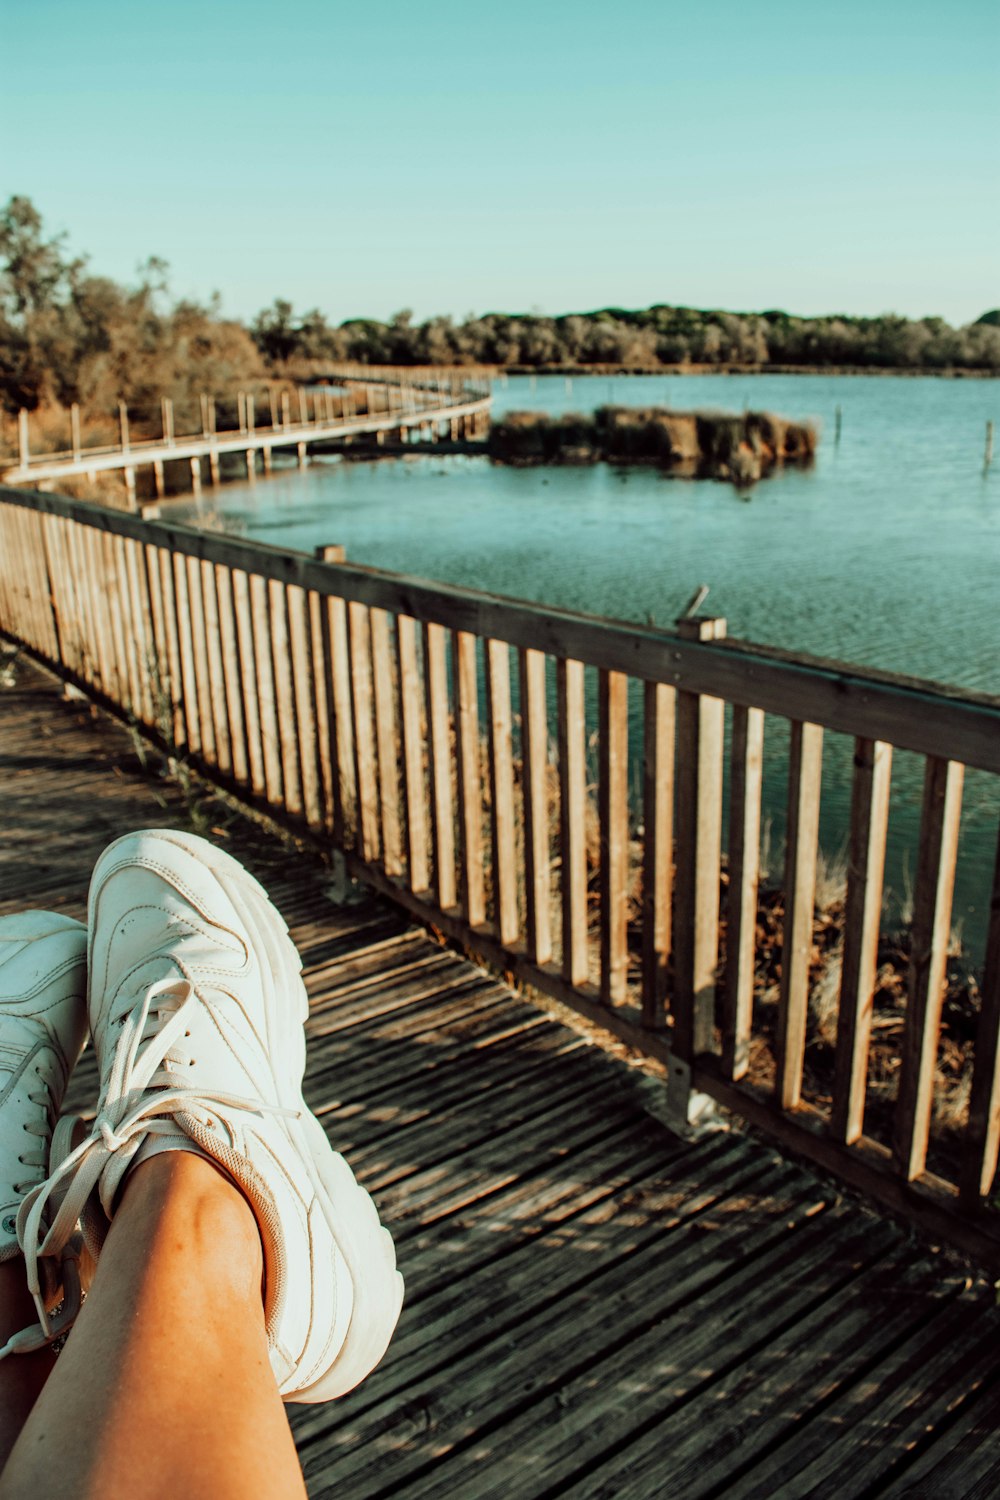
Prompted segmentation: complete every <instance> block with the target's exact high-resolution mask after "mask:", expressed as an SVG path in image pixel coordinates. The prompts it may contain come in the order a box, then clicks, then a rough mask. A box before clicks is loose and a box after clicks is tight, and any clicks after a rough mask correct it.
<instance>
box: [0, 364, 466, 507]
mask: <svg viewBox="0 0 1000 1500" xmlns="http://www.w3.org/2000/svg"><path fill="white" fill-rule="evenodd" d="M490 399H491V398H490V387H489V382H488V381H484V380H483V379H482V378H479V377H476V376H471V375H459V376H449V377H447V378H446V377H445V376H443V375H436V376H431V375H427V374H426V372H425V373H424V374H423V376H422V377H421V374H420V372H416V371H414V372H410V373H409V375H404V374H403V373H402V372H390V373H383V374H381V375H380V377H379V378H374V377H372V376H368V377H365V375H364V374H363V373H361V372H357V373H355V372H352V373H351V375H350V376H345V377H344V384H343V388H342V389H341V388H339V387H338V389H337V390H336V391H334V390H332V389H330V388H329V387H322V388H320V389H313V390H308V389H306V388H305V387H301V388H300V389H299V391H298V403H297V406H298V409H297V411H296V412H295V414H294V416H293V413H292V409H291V402H290V398H289V394H288V392H285V393H283V395H282V398H281V401H280V404H279V402H278V400H277V397H276V396H275V395H274V394H273V393H272V400H271V410H270V413H269V415H270V421H269V422H262V421H260V420H259V419H258V417H257V415H256V413H255V409H254V399H253V396H252V395H251V394H249V393H248V392H246V391H240V392H239V393H238V402H237V411H238V418H237V421H238V425H237V427H236V428H235V429H223V430H221V431H217V430H216V409H215V401H214V400H212V399H210V398H209V397H207V396H203V397H202V400H201V430H200V432H193V433H180V434H177V433H175V432H174V415H173V403H172V402H171V401H170V399H169V398H166V397H165V398H164V399H163V401H162V402H161V408H162V428H163V431H162V436H161V437H159V438H142V439H139V440H136V439H135V438H133V437H132V435H131V433H130V429H129V419H128V413H127V410H126V408H125V406H124V405H121V404H120V405H119V428H120V432H119V436H120V441H119V442H118V443H117V444H114V445H112V446H107V445H105V446H103V447H95V448H84V447H82V446H81V443H80V415H79V410H78V408H77V407H75V406H74V407H73V408H72V411H71V423H72V431H73V446H72V448H70V449H69V450H67V451H65V452H59V453H43V454H33V453H32V447H31V432H30V416H29V413H28V412H27V411H22V412H21V413H20V416H19V419H18V461H17V463H16V464H13V465H10V466H8V467H7V468H6V469H0V480H2V481H3V482H4V483H5V484H40V483H43V482H44V483H47V484H48V483H51V482H52V481H54V480H65V479H67V478H73V477H76V476H80V475H82V476H85V477H86V478H88V479H89V480H90V481H91V483H94V482H95V481H96V478H97V475H98V474H107V473H111V472H120V473H121V474H123V476H124V478H125V485H126V491H127V494H128V496H129V498H130V499H131V501H132V502H133V503H134V502H135V498H136V470H137V469H139V468H143V467H147V468H151V469H152V471H153V479H154V486H155V492H156V494H157V495H159V496H162V495H163V494H164V465H165V464H168V463H169V464H176V463H177V462H178V461H184V462H186V463H188V464H189V465H190V470H191V484H192V487H193V489H195V490H199V489H200V488H201V484H202V479H203V477H204V475H203V471H202V465H203V462H207V464H208V473H209V477H210V479H211V482H212V483H213V484H217V483H218V482H219V478H220V460H221V459H222V458H223V457H224V456H225V455H227V454H243V455H244V458H245V461H246V470H247V476H248V477H249V478H252V477H253V475H254V474H255V472H256V466H257V460H258V456H259V458H260V460H261V462H262V463H263V466H264V471H265V473H267V472H269V471H270V468H271V455H272V452H273V450H274V449H278V450H281V449H283V448H293V449H294V450H295V452H296V454H297V456H298V461H299V463H300V464H304V463H305V461H306V457H307V453H308V450H309V448H310V447H313V446H315V445H317V444H323V445H327V444H331V443H333V444H340V443H343V442H345V441H351V440H352V439H355V438H358V437H362V436H371V437H373V438H374V439H375V440H376V441H377V442H378V443H381V442H382V441H383V440H384V439H385V438H386V437H393V438H397V439H398V440H399V441H400V442H407V441H413V440H414V439H415V438H417V439H419V438H436V437H437V436H438V435H439V434H445V435H447V436H448V437H450V438H451V439H453V440H458V439H462V440H465V439H468V438H470V437H474V438H479V437H481V436H483V435H484V434H485V432H486V429H487V427H488V425H489V411H490Z"/></svg>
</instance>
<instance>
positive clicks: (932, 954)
mask: <svg viewBox="0 0 1000 1500" xmlns="http://www.w3.org/2000/svg"><path fill="white" fill-rule="evenodd" d="M963 770H964V768H963V767H962V766H960V765H958V764H957V762H955V761H953V760H937V759H936V758H933V757H929V758H928V761H927V770H926V773H925V776H924V802H923V811H922V813H921V819H920V850H919V853H918V856H917V878H916V884H915V886H914V892H913V921H912V923H911V925H910V969H909V975H908V981H907V1004H906V1021H905V1024H904V1027H903V1041H902V1045H901V1048H900V1070H899V1095H898V1098H897V1100H896V1121H895V1130H894V1135H893V1150H894V1154H895V1158H896V1161H897V1163H898V1165H899V1169H900V1171H901V1172H902V1174H903V1176H904V1178H906V1180H907V1181H912V1179H913V1178H914V1177H919V1176H920V1174H921V1172H922V1171H923V1170H924V1166H925V1164H926V1160H927V1141H928V1136H929V1134H930V1122H931V1108H932V1105H933V1099H934V1072H935V1067H936V1064H937V1048H938V1037H939V1034H940V1030H941V1007H942V1004H943V1001H944V980H945V966H946V963H947V958H948V939H949V937H950V933H951V899H952V893H953V891H954V888H955V862H956V859H957V857H958V827H959V820H960V818H961V814H962V780H963Z"/></svg>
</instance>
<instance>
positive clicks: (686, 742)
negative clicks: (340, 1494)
mask: <svg viewBox="0 0 1000 1500" xmlns="http://www.w3.org/2000/svg"><path fill="white" fill-rule="evenodd" d="M681 628H683V629H684V630H686V631H689V632H692V631H694V632H697V633H699V638H701V639H705V640H708V639H714V638H715V633H716V631H717V630H720V629H721V630H722V631H724V630H725V621H723V620H714V619H706V620H696V621H683V622H682V626H681ZM723 726H724V705H723V704H722V702H721V701H720V700H719V699H718V698H708V697H703V696H698V695H695V694H692V693H687V692H683V693H679V694H678V698H677V773H676V774H677V854H676V860H677V870H676V874H675V877H674V921H673V940H674V992H673V995H672V997H671V1013H672V1016H673V1023H674V1029H673V1050H674V1051H675V1052H676V1054H677V1056H678V1057H679V1058H680V1059H681V1060H682V1061H684V1062H686V1063H690V1062H692V1061H693V1060H694V1058H695V1057H696V1056H697V1055H698V1054H699V1053H702V1052H709V1051H711V1049H712V1047H713V1044H714V1039H715V975H716V969H717V967H718V962H719V882H720V877H721V844H722V753H723Z"/></svg>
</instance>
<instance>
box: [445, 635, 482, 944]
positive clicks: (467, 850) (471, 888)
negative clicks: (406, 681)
mask: <svg viewBox="0 0 1000 1500" xmlns="http://www.w3.org/2000/svg"><path fill="white" fill-rule="evenodd" d="M451 666H452V680H453V698H454V703H455V772H456V780H457V782H458V827H459V833H460V837H461V846H460V850H461V858H460V860H459V870H460V872H461V891H462V909H463V911H464V913H465V919H466V921H467V922H468V924H469V926H470V927H481V926H482V925H483V923H484V922H485V920H486V899H485V895H484V891H483V790H482V781H481V779H480V774H479V714H478V710H477V702H478V687H477V673H476V638H475V636H474V635H468V634H466V632H465V631H461V630H459V631H456V632H455V634H454V636H453V637H452V648H451Z"/></svg>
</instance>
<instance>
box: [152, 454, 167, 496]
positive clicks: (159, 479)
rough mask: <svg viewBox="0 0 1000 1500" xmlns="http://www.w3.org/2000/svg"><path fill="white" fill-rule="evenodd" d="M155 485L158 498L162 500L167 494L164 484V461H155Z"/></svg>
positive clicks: (156, 459)
mask: <svg viewBox="0 0 1000 1500" xmlns="http://www.w3.org/2000/svg"><path fill="white" fill-rule="evenodd" d="M153 484H154V485H155V487H156V498H157V499H158V500H162V499H163V496H164V495H165V493H166V490H165V489H164V484H163V459H162V458H154V459H153Z"/></svg>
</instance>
